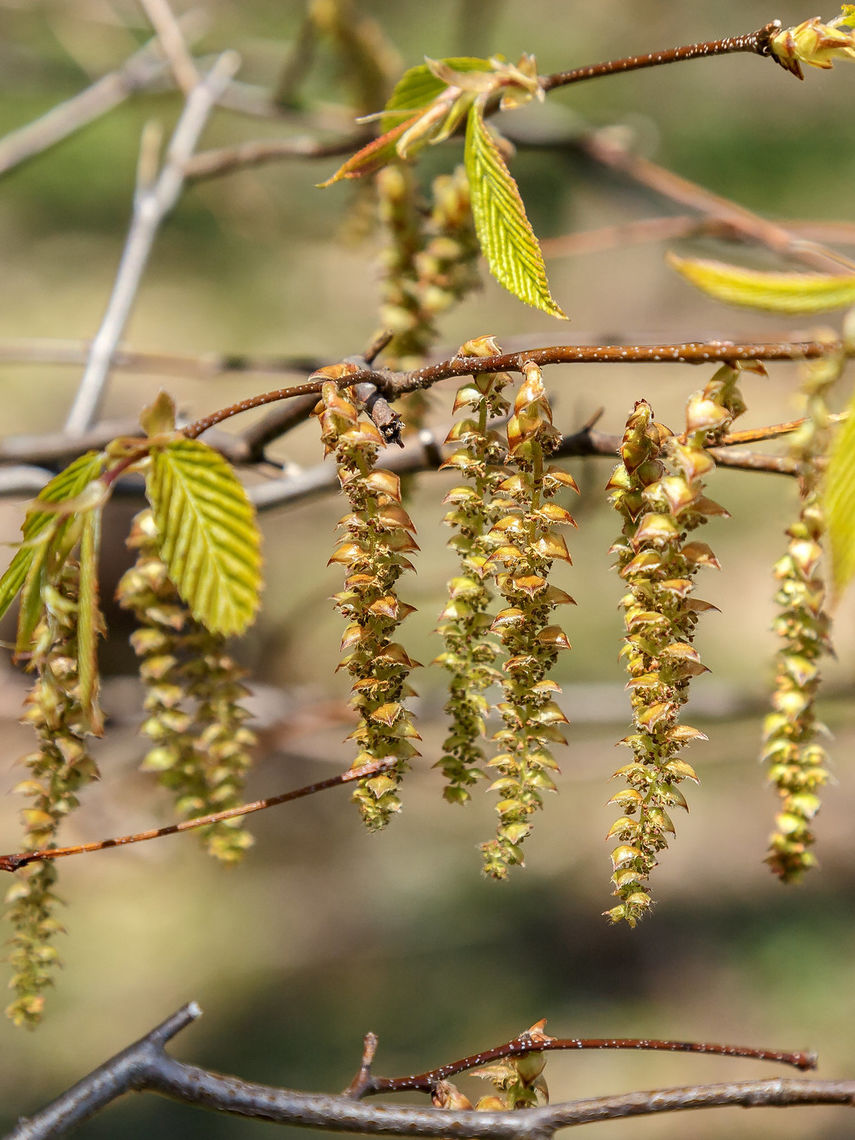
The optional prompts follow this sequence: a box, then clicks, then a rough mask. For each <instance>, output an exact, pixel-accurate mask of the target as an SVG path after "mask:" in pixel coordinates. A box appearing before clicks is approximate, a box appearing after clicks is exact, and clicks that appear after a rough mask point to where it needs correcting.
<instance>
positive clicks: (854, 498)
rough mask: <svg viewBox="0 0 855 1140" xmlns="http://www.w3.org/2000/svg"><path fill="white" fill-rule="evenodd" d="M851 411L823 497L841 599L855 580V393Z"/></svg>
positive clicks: (833, 570) (835, 449) (831, 460)
mask: <svg viewBox="0 0 855 1140" xmlns="http://www.w3.org/2000/svg"><path fill="white" fill-rule="evenodd" d="M848 412H849V414H848V416H847V418H846V420H845V422H844V423H843V426H842V427H841V428H840V431H839V432H838V433H837V438H836V439H835V441H834V445H833V446H832V449H831V455H830V457H829V460H828V470H827V471H826V473H825V489H824V495H823V498H824V507H825V518H826V525H827V527H828V539H829V544H830V546H831V576H832V583H833V586H834V594H835V596H836V597H838V598H839V597H840V595H841V594H842V593H843V591H844V590H845V589H846V587H847V586H848V585H849V583H850V582H851V581H852V579H853V577H855V394H853V396H852V399H851V400H850V401H849V408H848Z"/></svg>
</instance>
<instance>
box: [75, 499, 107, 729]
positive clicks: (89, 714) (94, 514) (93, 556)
mask: <svg viewBox="0 0 855 1140" xmlns="http://www.w3.org/2000/svg"><path fill="white" fill-rule="evenodd" d="M100 549H101V510H100V508H95V509H93V510H91V511H87V512H86V514H85V515H84V516H83V528H82V532H81V535H80V591H79V598H78V603H77V604H78V609H77V677H78V684H79V690H80V705H81V708H82V710H83V715H84V717H85V718H86V722H87V724H88V726H89V729H90V731H92V732H94V733H95V734H96V736H100V735H101V733H102V731H103V729H104V721H103V718H102V716H101V710H100V708H99V706H98V650H97V642H98V635H99V634H101V633H103V632H104V626H103V622H102V620H101V610H100V609H99V607H98V552H99V550H100Z"/></svg>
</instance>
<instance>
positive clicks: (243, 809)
mask: <svg viewBox="0 0 855 1140" xmlns="http://www.w3.org/2000/svg"><path fill="white" fill-rule="evenodd" d="M396 763H397V761H396V760H375V761H374V762H373V763H371V764H363V765H362V766H361V767H360V768H351V769H350V770H349V771H347V772H342V773H340V774H339V775H338V776H330V777H329V779H327V780H319V781H318V782H317V783H316V784H308V785H306V787H303V788H296V789H295V790H294V791H291V792H283V793H282V794H281V795H278V796H268V797H267V798H266V799H263V800H253V802H252V803H248V804H240V805H239V806H238V807H233V808H228V809H227V810H225V811H216V812H211V813H210V814H209V815H200V816H195V817H194V818H193V819H185V820H182V822H181V823H172V824H169V826H167V827H152V828H150V829H149V830H148V831H138V832H136V833H135V834H133V835H120V836H117V837H116V838H115V839H98V840H95V842H93V843H75V844H74V845H73V846H71V847H49V848H46V849H45V850H43V851H22V852H18V853H14V854H12V855H0V871H17V870H18V869H19V868H20V867H26V865H27V864H28V863H35V862H38V861H41V862H44V861H46V860H48V859H64V858H66V857H67V856H68V855H87V854H89V853H91V852H92V851H105V850H106V849H107V848H108V847H126V846H127V845H128V844H129V843H143V842H145V841H146V840H148V839H162V838H163V836H165V835H177V834H178V833H179V832H181V831H193V830H195V829H196V828H199V827H209V826H210V825H211V824H213V823H220V822H221V821H222V820H225V819H237V818H239V817H240V816H244V815H252V813H253V812H256V811H265V810H266V809H267V808H271V807H277V806H278V805H279V804H285V803H290V801H291V800H301V799H304V798H305V797H306V796H313V795H314V794H315V793H316V792H324V791H326V790H327V788H338V787H340V786H341V785H342V784H349V783H351V782H352V781H353V780H361V779H362V778H363V777H365V776H374V775H376V774H377V773H378V772H385V771H386V769H387V768H393V767H394V766H395V764H396Z"/></svg>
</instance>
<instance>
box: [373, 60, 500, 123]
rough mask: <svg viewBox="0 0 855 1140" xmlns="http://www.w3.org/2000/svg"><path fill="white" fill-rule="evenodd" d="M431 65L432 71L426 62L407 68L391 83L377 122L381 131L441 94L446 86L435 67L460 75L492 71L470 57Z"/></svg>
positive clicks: (483, 61)
mask: <svg viewBox="0 0 855 1140" xmlns="http://www.w3.org/2000/svg"><path fill="white" fill-rule="evenodd" d="M431 63H432V64H433V69H432V68H431V66H430V65H428V64H426V63H422V64H419V66H418V67H411V68H410V69H409V71H405V72H404V74H403V75H402V76H401V78H400V79H399V80H398V82H397V83H396V84H395V89H394V91H393V92H392V94H391V95H390V96H389V101H388V102H387V104H386V108H385V112H384V114H383V117H382V119H381V125H382V128H383V130H384V131H388V130H389V129H390V128H391V127H392V126H394V123H395V120H396V117H397V115H399V114H401V113H402V112H405V111H417V110H419V109H420V108H421V107H426V106H427V105H428V103H432V102H433V100H434V99H435V98H436V97H437V95H441V94H442V92H443V91H444V90H445V88H446V87H447V86H448V84H447V82H446V80H445V79H441V78H440V77H439V76H438V75H437V74H436V70H435V69H436V68H437V67H438V66H439V67H441V68H448V69H450V70H451V71H460V72H466V71H491V70H492V68H491V65H490V61H489V60H488V59H478V58H475V57H473V56H453V57H451V58H449V59H440V60H432V61H431ZM396 113H397V115H396Z"/></svg>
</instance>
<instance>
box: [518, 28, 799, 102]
mask: <svg viewBox="0 0 855 1140" xmlns="http://www.w3.org/2000/svg"><path fill="white" fill-rule="evenodd" d="M780 28H781V21H780V20H773V21H772V22H771V23H770V24H765V25H764V26H763V27H762V28H758V29H757V31H755V32H749V33H748V34H747V35H744V36H728V37H727V38H726V39H721V40H705V41H704V42H702V43H695V44H686V45H685V46H684V47H677V48H671V49H669V50H668V51H655V52H649V53H648V54H647V55H630V56H626V57H625V58H623V59H611V60H607V61H606V62H605V63H594V64H591V65H590V66H588V67H575V68H573V69H572V70H571V71H557V72H555V73H554V74H553V75H545V76H543V77H542V78H541V80H540V86H541V87H542V88H543V90H544V91H555V90H556V89H557V88H559V87H566V86H567V85H568V84H570V83H580V82H582V81H583V80H586V79H598V78H599V77H600V76H603V75H618V74H620V73H621V72H624V71H639V70H640V69H641V68H645V67H660V66H661V65H662V64H665V63H682V62H684V61H685V60H689V59H705V58H707V57H708V56H713V55H730V54H732V53H734V52H749V53H751V54H752V55H764V56H765V55H769V54H770V47H769V44H770V41H771V39H772V36H773V35H774V34H775V33H776V32H778V31H780Z"/></svg>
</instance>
